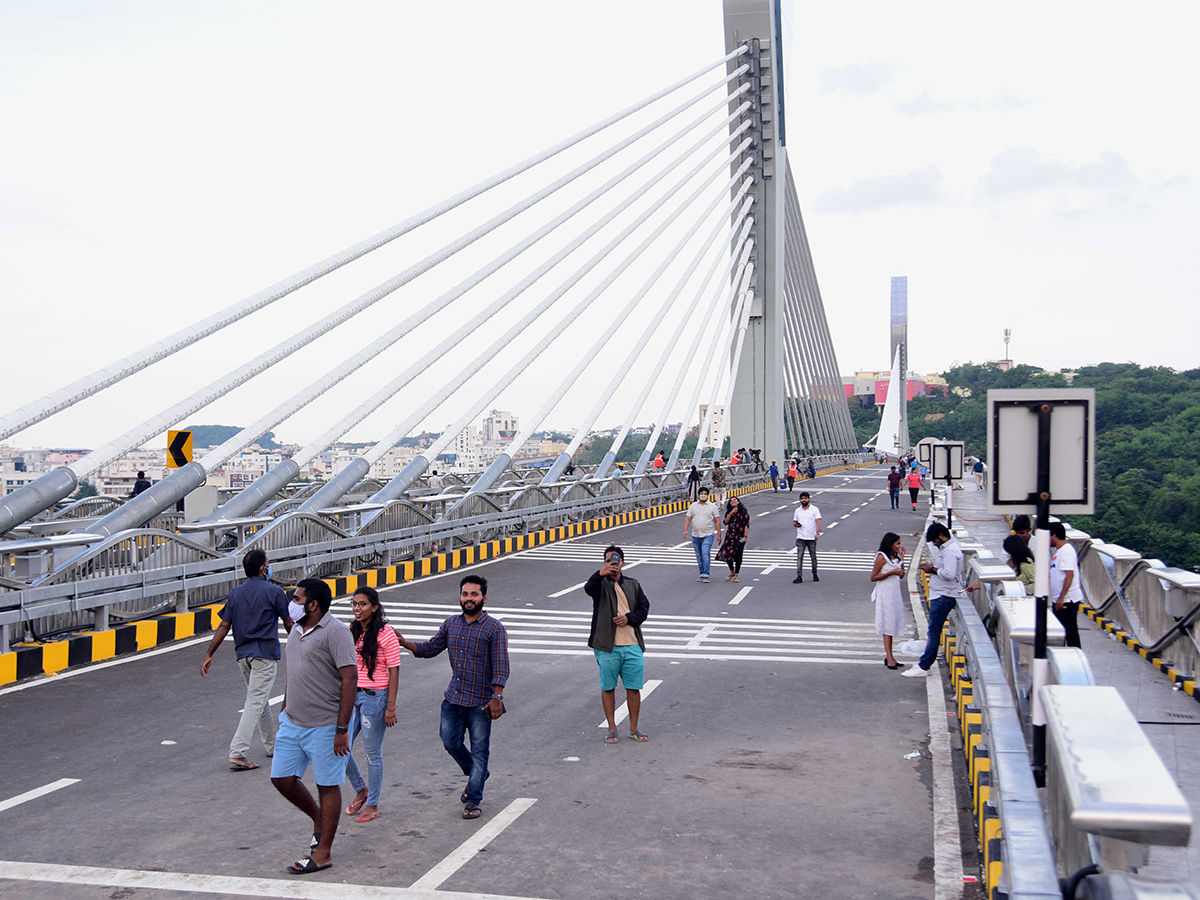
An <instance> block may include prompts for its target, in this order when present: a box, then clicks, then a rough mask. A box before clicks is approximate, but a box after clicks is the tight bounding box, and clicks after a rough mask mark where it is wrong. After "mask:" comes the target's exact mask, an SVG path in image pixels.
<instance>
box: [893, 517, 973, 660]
mask: <svg viewBox="0 0 1200 900" xmlns="http://www.w3.org/2000/svg"><path fill="white" fill-rule="evenodd" d="M925 540H926V541H928V542H929V544H930V548H929V555H930V556H931V557H932V559H933V561H932V562H923V563H921V564H920V565H919V566H918V568H920V570H921V571H922V572H927V573H929V635H928V637H927V638H926V640H925V652H924V653H922V654H921V658H920V660H918V661H917V664H916V665H915V666H913V667H912V668H911V669H908V670H907V671H904V672H901V673H900V674H901V675H904V676H905V677H907V678H926V677H928V675H929V670H930V669H931V668H932V667H933V664H934V662H936V661H937V655H938V645H939V644H940V643H941V642H942V629H943V628H945V627H946V619H948V618H949V617H950V611H951V610H953V609H954V606H955V604H956V603H957V602H958V598H959V596H960V595H961V594H962V582H961V577H962V561H963V555H962V548H960V547H959V546H958V541H957V540H955V539H954V537H953V536H952V535H951V534H950V529H948V528H947V527H946V526H945V525H943V524H942V523H941V522H934V523H933V524H932V525H930V526H929V528H928V529H927V530H926V531H925Z"/></svg>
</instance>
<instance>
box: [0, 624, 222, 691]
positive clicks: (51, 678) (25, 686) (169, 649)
mask: <svg viewBox="0 0 1200 900" xmlns="http://www.w3.org/2000/svg"><path fill="white" fill-rule="evenodd" d="M211 640H212V635H211V634H210V635H207V636H205V637H201V638H196V640H194V641H181V642H180V643H178V644H170V645H169V646H166V647H160V648H159V649H158V650H147V651H145V652H144V653H135V654H133V655H132V656H125V657H122V658H121V659H111V660H109V661H108V662H102V663H96V664H95V665H92V666H85V667H84V668H82V669H68V670H67V671H65V672H59V673H58V674H57V675H47V676H45V677H43V678H37V679H35V680H33V681H24V682H22V683H21V684H14V685H12V686H10V687H6V688H4V689H2V690H0V697H3V696H4V695H5V694H12V693H15V692H16V691H27V690H29V689H30V688H35V687H42V686H43V685H47V684H57V683H58V682H60V681H62V680H63V679H64V678H74V677H75V676H76V675H87V674H88V673H89V672H96V671H98V670H100V669H107V668H109V667H111V666H123V665H125V664H126V663H131V662H137V661H138V660H139V659H148V658H149V657H151V656H159V655H160V654H163V653H173V652H174V651H176V650H182V649H183V648H184V647H194V646H195V645H196V644H207V643H209V642H210V641H211ZM226 640H229V641H231V640H233V635H232V634H231V635H229V637H227V638H226Z"/></svg>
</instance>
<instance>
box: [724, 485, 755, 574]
mask: <svg viewBox="0 0 1200 900" xmlns="http://www.w3.org/2000/svg"><path fill="white" fill-rule="evenodd" d="M749 533H750V513H749V512H747V510H746V507H745V506H744V505H742V501H741V500H739V499H738V498H737V497H730V498H729V502H728V503H726V504H725V540H724V541H723V542H722V544H721V549H720V550H718V551H717V559H720V560H724V561H725V565H727V566H729V574H728V575H727V576H725V580H726V581H735V582H736V581H737V580H738V573H739V572H741V571H742V552H743V551H744V550H745V549H746V536H747V535H748V534H749Z"/></svg>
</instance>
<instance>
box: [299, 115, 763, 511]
mask: <svg viewBox="0 0 1200 900" xmlns="http://www.w3.org/2000/svg"><path fill="white" fill-rule="evenodd" d="M748 105H749V104H745V103H744V104H742V106H741V107H739V109H738V110H737V111H735V112H734V113H733V114H732V115H730V116H729V117H728V118H726V120H725V121H723V122H721V123H719V124H718V125H715V126H714V127H713V129H712V130H711V131H710V132H708V133H707V134H705V135H704V136H703V137H702V138H700V139H699V140H698V141H697V142H696V143H695V144H693V145H692V146H691V147H689V148H688V149H687V150H685V151H684V152H683V153H681V154H680V155H679V156H678V157H676V159H674V160H673V161H672V162H670V163H669V164H668V165H667V166H665V167H664V168H663V169H661V170H660V171H659V172H658V173H656V174H655V175H653V176H651V178H649V179H647V181H646V182H645V183H644V184H643V185H642V187H641V189H640V190H638V191H635V192H634V193H633V194H631V195H630V196H629V197H627V198H625V199H624V200H622V201H621V202H620V203H619V204H618V205H617V206H616V207H614V208H613V209H612V210H610V211H609V212H607V213H605V214H604V216H602V217H601V218H600V219H599V220H598V221H596V222H595V223H593V224H592V225H590V226H589V227H588V228H587V229H585V230H584V231H583V232H582V233H581V234H580V235H578V236H577V237H576V238H574V239H573V240H572V241H571V242H570V243H569V244H567V245H566V246H565V247H563V248H562V249H561V250H559V251H558V252H557V253H556V254H555V255H554V256H552V257H551V258H550V259H549V260H547V261H546V262H545V263H543V264H542V265H541V266H539V267H538V269H536V270H535V271H534V272H532V273H531V274H530V275H528V276H526V277H525V278H524V279H522V281H520V282H519V283H518V284H517V285H515V286H514V287H513V288H512V289H511V290H509V291H508V292H507V293H506V294H505V295H503V296H502V297H500V298H499V299H498V300H497V301H496V304H493V306H496V307H497V308H499V306H502V305H504V304H507V303H508V302H509V301H511V300H512V299H513V298H515V297H516V296H518V295H519V294H521V293H523V292H524V291H525V290H526V289H527V288H529V287H530V286H531V285H532V284H534V283H535V282H536V281H538V280H539V279H541V278H542V276H544V275H545V274H546V273H547V272H549V271H550V270H551V269H553V268H554V267H555V266H556V265H558V263H560V262H561V261H562V260H563V259H565V258H566V257H567V256H569V255H570V254H571V253H573V252H574V251H575V250H577V249H578V248H579V247H581V246H582V245H583V244H584V243H585V242H586V241H587V240H589V239H590V238H592V237H593V236H595V235H596V234H597V233H598V232H599V231H600V230H601V229H602V228H603V227H604V226H606V225H608V224H609V223H610V222H612V221H613V220H614V219H615V218H616V217H617V216H618V215H620V214H621V213H622V212H624V211H625V210H626V209H628V208H629V207H630V206H631V205H633V204H634V203H635V202H637V200H638V199H640V198H641V197H642V196H644V193H645V191H647V190H649V189H651V188H652V187H653V186H654V185H655V184H658V183H659V182H660V181H661V180H662V178H664V177H666V175H668V174H669V173H670V172H672V171H674V170H675V169H676V168H678V167H679V165H681V164H682V163H683V162H684V161H685V160H686V159H688V157H690V156H692V155H693V154H694V153H695V152H696V151H697V150H699V149H700V148H701V147H703V145H704V144H705V143H707V142H708V141H709V140H711V139H712V138H713V137H714V136H716V135H717V134H718V133H720V132H721V131H723V130H724V129H725V128H726V127H727V126H728V125H729V123H730V122H731V121H732V120H734V119H735V118H736V117H737V116H738V115H740V113H741V111H742V110H743V109H745V108H746V107H747V106H748ZM745 130H746V127H745V126H743V127H739V128H738V130H737V132H736V133H741V132H742V131H745ZM723 150H725V147H724V145H719V146H717V147H715V148H714V149H713V150H711V151H710V152H709V153H708V155H707V156H705V157H704V158H703V159H701V160H700V162H698V163H697V164H696V165H695V166H694V167H693V169H692V170H691V172H689V174H688V175H687V176H686V177H685V178H684V179H683V180H682V181H680V182H679V183H678V184H677V185H676V186H675V187H674V188H673V189H672V190H671V191H670V192H669V193H667V194H666V195H665V196H663V197H662V198H661V199H660V200H659V201H658V202H657V204H656V205H655V206H654V207H653V208H651V209H650V210H648V211H646V212H645V213H644V215H643V217H642V218H640V219H639V220H638V221H637V222H635V223H634V224H633V225H631V226H629V227H628V228H627V229H626V230H625V231H624V232H623V233H622V234H621V235H620V236H619V237H618V238H616V239H614V240H613V241H611V242H610V243H609V244H608V245H607V246H606V247H605V248H604V249H603V250H602V251H600V252H599V253H597V254H595V255H594V256H593V257H592V258H591V259H590V260H589V261H588V262H587V263H585V264H584V266H582V267H581V268H579V269H577V270H576V272H575V274H574V275H573V276H572V277H571V278H570V279H569V280H568V281H567V282H565V283H563V284H562V285H560V286H559V288H557V289H555V290H554V291H552V292H551V293H550V294H549V295H548V296H547V297H546V298H545V299H543V300H542V301H541V302H540V303H539V304H538V305H537V306H535V307H534V308H533V309H532V310H530V311H529V312H528V313H526V314H525V316H523V317H522V318H521V319H520V320H519V321H518V322H517V324H516V325H514V326H513V327H511V328H510V329H509V330H508V331H507V332H505V334H504V335H502V336H501V337H500V338H498V339H497V340H496V341H494V342H493V344H492V346H491V347H490V348H488V350H486V351H484V352H483V354H482V356H483V357H485V358H488V357H490V356H492V355H494V354H495V353H497V352H499V351H501V350H502V349H504V348H505V347H506V346H508V344H510V343H511V342H512V341H513V340H514V339H515V338H516V337H517V336H518V335H519V334H520V333H521V332H522V331H524V330H525V328H527V327H528V326H529V325H530V324H532V323H533V322H534V321H535V320H536V319H537V318H538V317H539V316H541V315H542V313H544V312H545V311H546V310H547V309H549V308H550V307H551V306H552V305H553V304H554V303H555V302H557V301H558V300H559V299H560V298H561V297H562V295H563V294H565V293H566V291H567V290H568V289H569V288H570V287H571V286H572V285H574V284H575V282H577V281H578V280H579V279H580V278H582V277H583V276H584V275H585V274H586V273H587V272H588V271H590V270H591V269H592V268H594V267H595V266H596V265H598V264H599V263H600V262H601V261H602V260H603V259H604V258H605V256H606V255H607V254H608V253H609V252H610V251H611V250H613V249H615V248H616V246H618V245H619V244H620V243H621V242H622V241H623V240H625V238H626V237H628V236H629V235H630V234H632V233H633V231H635V230H636V228H637V227H638V226H639V225H640V224H641V223H642V222H644V221H645V219H646V218H648V217H649V216H650V215H652V214H653V212H654V211H655V210H657V209H658V208H660V207H661V205H662V204H663V203H665V202H666V201H667V200H668V199H670V197H671V196H672V194H673V193H675V192H676V191H678V190H679V189H681V188H682V187H683V186H684V184H686V182H687V181H688V180H690V179H691V178H693V177H695V176H696V175H697V174H698V173H699V172H701V171H702V170H703V168H704V166H705V165H707V164H708V163H709V162H710V161H711V160H712V159H713V158H715V157H717V156H718V155H719V154H720V153H721V152H722V151H723ZM635 165H640V164H635ZM597 190H598V191H599V190H600V189H597ZM472 328H474V324H473V326H472ZM475 371H476V369H475V368H474V367H472V366H467V367H465V368H464V369H463V370H461V371H460V372H459V373H458V374H457V375H456V376H455V377H454V378H452V379H451V380H450V381H449V382H447V383H446V384H444V385H443V386H442V388H441V389H440V390H439V391H438V392H436V393H435V394H434V395H433V396H432V397H430V398H429V399H428V400H426V402H425V404H423V405H422V406H421V407H420V409H418V410H417V411H416V412H414V413H413V414H411V415H410V416H409V417H408V418H406V419H405V420H404V421H403V422H402V423H400V424H399V425H398V426H397V427H396V428H395V429H393V430H392V431H391V432H390V433H389V434H388V435H387V436H386V437H385V438H384V439H383V440H381V441H379V442H378V443H377V444H376V445H375V446H374V447H373V448H372V449H371V450H370V451H368V452H367V453H366V454H364V455H363V456H362V457H359V458H358V460H356V461H355V462H356V463H357V462H359V461H360V460H361V461H365V463H366V464H367V466H368V467H369V466H370V465H371V464H373V463H374V462H375V461H376V460H377V459H379V457H381V456H382V455H383V454H384V453H385V452H387V450H388V449H390V448H391V447H392V446H394V445H395V443H396V442H398V441H399V440H400V439H401V438H403V437H404V436H405V435H407V434H408V431H409V430H410V429H411V428H413V427H415V426H416V425H417V424H419V423H420V422H421V421H423V420H424V419H425V418H426V417H427V416H428V415H429V414H430V413H432V412H433V411H434V410H435V409H436V408H437V407H438V406H440V405H441V404H442V403H443V402H445V400H446V399H447V398H448V397H449V396H451V395H452V394H453V393H454V392H456V391H457V390H458V388H459V387H461V386H462V384H463V383H464V382H466V381H467V380H468V379H469V378H470V377H471V376H472V375H474V374H475ZM315 443H316V442H314V444H315ZM311 446H312V445H310V448H311ZM307 449H309V448H306V450H307ZM317 452H319V450H318V451H317ZM352 465H353V464H352ZM357 468H361V466H359V467H357ZM345 481H346V479H339V478H335V479H334V480H333V481H331V482H330V483H329V484H327V485H326V486H325V487H323V488H322V489H321V490H320V491H318V492H317V494H314V495H313V497H311V498H309V500H307V501H305V503H304V504H303V505H302V506H301V507H300V509H317V508H321V506H322V504H324V505H329V504H331V503H332V502H333V501H335V500H336V499H337V497H339V496H341V494H343V493H345V491H346V490H348V489H349V487H351V486H352V485H350V484H346V483H345ZM339 491H340V493H339Z"/></svg>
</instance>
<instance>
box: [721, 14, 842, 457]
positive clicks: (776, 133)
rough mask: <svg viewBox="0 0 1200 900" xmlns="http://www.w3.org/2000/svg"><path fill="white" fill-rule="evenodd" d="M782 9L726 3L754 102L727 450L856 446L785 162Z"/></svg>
mask: <svg viewBox="0 0 1200 900" xmlns="http://www.w3.org/2000/svg"><path fill="white" fill-rule="evenodd" d="M781 9H782V7H781V5H780V4H778V3H776V2H775V0H724V14H725V46H726V50H727V51H728V52H732V51H734V50H736V49H737V48H739V47H741V46H744V45H748V46H749V48H750V53H749V56H748V60H749V62H750V70H749V71H748V72H746V73H745V74H744V75H743V76H742V79H741V82H739V83H737V84H736V86H738V87H740V86H741V83H744V82H747V81H748V82H749V83H750V91H749V95H750V96H751V97H753V98H755V99H756V102H755V104H754V106H753V107H752V108H751V109H749V110H748V111H747V112H746V113H744V115H745V116H748V117H750V118H751V119H752V121H753V126H754V127H753V128H752V129H751V132H750V133H751V134H753V135H754V136H755V143H754V145H753V146H752V147H751V148H749V149H748V150H747V151H746V153H748V154H752V155H753V158H754V163H755V173H756V176H757V178H756V183H755V186H754V191H755V192H756V193H755V199H756V203H755V209H756V210H757V212H756V214H755V220H754V231H753V235H752V238H753V241H754V260H753V261H754V276H753V281H752V283H751V285H750V298H751V308H750V318H749V322H748V325H747V327H746V332H745V339H744V346H742V347H741V352H740V354H738V353H737V352H736V348H734V351H733V352H732V353H731V358H730V364H733V362H734V360H736V365H737V370H736V372H735V373H734V374H735V378H736V380H735V385H734V389H733V393H732V399H731V403H730V407H731V408H730V410H729V418H728V421H729V434H730V437H731V441H732V446H733V447H734V448H737V447H747V448H758V449H761V450H762V451H763V453H765V454H766V456H767V458H768V459H769V458H772V457H778V456H780V455H781V454H785V453H788V452H799V453H802V454H811V453H818V452H821V453H827V452H850V451H852V450H855V449H857V447H858V441H857V440H856V438H855V436H854V427H853V425H852V423H851V421H850V411H849V408H848V407H847V405H846V398H845V394H844V392H843V390H842V386H841V376H840V374H839V369H838V366H837V359H836V356H835V354H834V350H833V342H832V340H831V338H830V335H829V325H828V322H827V321H826V319H825V309H824V305H823V302H822V300H821V295H820V290H819V288H818V287H817V278H816V273H815V271H814V269H813V264H812V256H811V253H810V252H809V247H808V238H807V235H806V233H805V230H804V222H803V219H802V217H801V215H800V204H799V202H798V200H797V198H796V189H795V184H794V181H793V178H792V172H791V169H790V167H789V165H788V160H787V130H786V120H785V117H784V79H783V58H784V53H783V51H784V46H785V40H786V35H787V32H788V27H787V23H786V22H785V21H784V20H783V19H782V18H781ZM730 65H731V69H730V71H731V72H732V71H733V68H732V67H733V66H734V64H733V63H731V64H730ZM734 87H735V85H731V89H732V88H734ZM731 110H732V105H731ZM732 127H733V126H732V125H731V129H732ZM741 162H742V158H740V157H739V158H735V159H734V160H733V161H732V165H734V166H736V165H738V164H740V163H741ZM730 314H731V315H732V314H733V310H730ZM718 445H719V443H718Z"/></svg>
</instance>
